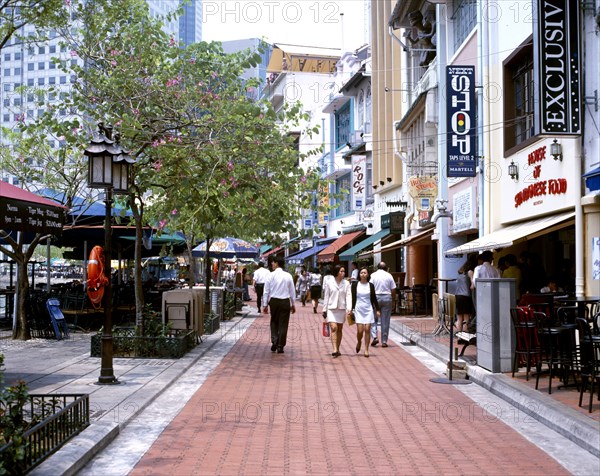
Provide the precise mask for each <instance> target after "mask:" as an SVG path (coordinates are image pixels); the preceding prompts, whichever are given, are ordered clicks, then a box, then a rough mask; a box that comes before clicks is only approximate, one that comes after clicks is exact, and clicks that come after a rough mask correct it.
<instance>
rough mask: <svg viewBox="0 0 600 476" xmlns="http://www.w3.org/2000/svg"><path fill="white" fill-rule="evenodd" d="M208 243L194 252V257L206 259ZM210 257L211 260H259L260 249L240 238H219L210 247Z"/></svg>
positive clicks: (202, 244) (199, 246)
mask: <svg viewBox="0 0 600 476" xmlns="http://www.w3.org/2000/svg"><path fill="white" fill-rule="evenodd" d="M205 253H206V241H205V242H203V243H200V244H199V245H198V246H196V247H195V248H194V249H193V250H192V256H196V257H204V255H205ZM208 255H209V256H210V257H211V258H222V259H227V258H257V257H258V247H257V246H254V245H253V244H251V243H248V242H247V241H244V240H240V239H238V238H218V239H216V240H215V241H213V242H212V243H211V245H210V250H209V252H208Z"/></svg>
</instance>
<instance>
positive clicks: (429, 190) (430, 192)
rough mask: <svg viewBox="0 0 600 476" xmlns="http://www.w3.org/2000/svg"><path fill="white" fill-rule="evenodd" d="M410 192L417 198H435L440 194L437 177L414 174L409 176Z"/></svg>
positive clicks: (414, 198)
mask: <svg viewBox="0 0 600 476" xmlns="http://www.w3.org/2000/svg"><path fill="white" fill-rule="evenodd" d="M408 194H409V195H410V196H411V197H412V198H413V200H415V201H416V200H417V199H419V198H432V199H435V198H436V197H437V194H438V186H437V177H434V176H422V177H420V176H418V175H413V176H412V177H409V178H408Z"/></svg>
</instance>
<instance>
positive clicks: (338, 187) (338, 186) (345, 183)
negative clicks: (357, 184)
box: [334, 174, 352, 218]
mask: <svg viewBox="0 0 600 476" xmlns="http://www.w3.org/2000/svg"><path fill="white" fill-rule="evenodd" d="M350 178H351V177H350V174H348V175H345V176H343V177H341V178H340V179H339V180H336V182H335V193H336V194H337V195H342V196H341V197H340V198H336V200H335V205H336V208H335V209H334V213H335V218H337V217H340V216H343V215H346V214H348V213H350V212H351V211H352V210H351V207H350V205H351V203H350ZM343 191H345V192H343Z"/></svg>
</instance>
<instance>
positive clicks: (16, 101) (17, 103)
mask: <svg viewBox="0 0 600 476" xmlns="http://www.w3.org/2000/svg"><path fill="white" fill-rule="evenodd" d="M13 104H14V105H15V106H20V105H21V98H15V99H14V100H13Z"/></svg>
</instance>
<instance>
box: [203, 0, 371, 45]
mask: <svg viewBox="0 0 600 476" xmlns="http://www.w3.org/2000/svg"><path fill="white" fill-rule="evenodd" d="M364 10H365V7H364V1H363V0H331V1H330V0H292V1H287V0H285V1H282V0H272V1H262V0H203V2H202V14H203V20H202V21H203V23H202V39H203V40H205V41H227V40H237V39H245V38H263V37H264V38H265V40H266V41H267V42H269V43H287V44H293V45H303V46H321V47H326V48H343V49H344V50H345V51H351V50H354V49H356V48H358V47H359V46H362V45H363V44H365V43H367V42H368V39H367V38H366V37H365V32H364V30H365V28H364V16H365V11H364ZM340 13H343V21H342V17H341V16H340ZM342 24H343V28H342ZM342 31H343V36H342ZM342 43H343V44H342Z"/></svg>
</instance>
